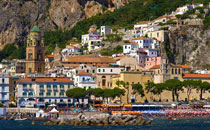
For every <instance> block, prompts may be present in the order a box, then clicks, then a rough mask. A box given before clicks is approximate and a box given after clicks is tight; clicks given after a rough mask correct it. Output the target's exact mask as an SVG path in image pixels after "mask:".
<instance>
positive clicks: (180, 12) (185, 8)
mask: <svg viewBox="0 0 210 130" xmlns="http://www.w3.org/2000/svg"><path fill="white" fill-rule="evenodd" d="M192 9H193V6H191V5H185V6H183V7H179V8H177V9H176V12H175V15H183V14H185V13H186V12H187V11H188V10H192Z"/></svg>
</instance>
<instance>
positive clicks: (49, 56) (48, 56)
mask: <svg viewBox="0 0 210 130" xmlns="http://www.w3.org/2000/svg"><path fill="white" fill-rule="evenodd" d="M45 58H54V55H46V56H45Z"/></svg>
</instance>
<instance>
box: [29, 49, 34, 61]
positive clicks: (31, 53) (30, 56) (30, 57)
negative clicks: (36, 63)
mask: <svg viewBox="0 0 210 130" xmlns="http://www.w3.org/2000/svg"><path fill="white" fill-rule="evenodd" d="M28 59H29V60H32V59H33V51H32V50H31V49H30V50H28Z"/></svg>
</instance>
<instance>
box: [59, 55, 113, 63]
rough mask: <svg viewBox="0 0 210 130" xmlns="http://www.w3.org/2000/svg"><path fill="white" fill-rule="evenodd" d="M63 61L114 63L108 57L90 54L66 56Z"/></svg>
mask: <svg viewBox="0 0 210 130" xmlns="http://www.w3.org/2000/svg"><path fill="white" fill-rule="evenodd" d="M66 59H67V60H66V61H63V62H80V63H87V64H88V63H115V62H116V61H115V60H114V59H113V58H110V57H90V56H83V55H81V56H73V57H66Z"/></svg>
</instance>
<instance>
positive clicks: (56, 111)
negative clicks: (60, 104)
mask: <svg viewBox="0 0 210 130" xmlns="http://www.w3.org/2000/svg"><path fill="white" fill-rule="evenodd" d="M58 112H59V111H58V110H56V109H55V108H53V109H52V110H51V111H50V113H58Z"/></svg>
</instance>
